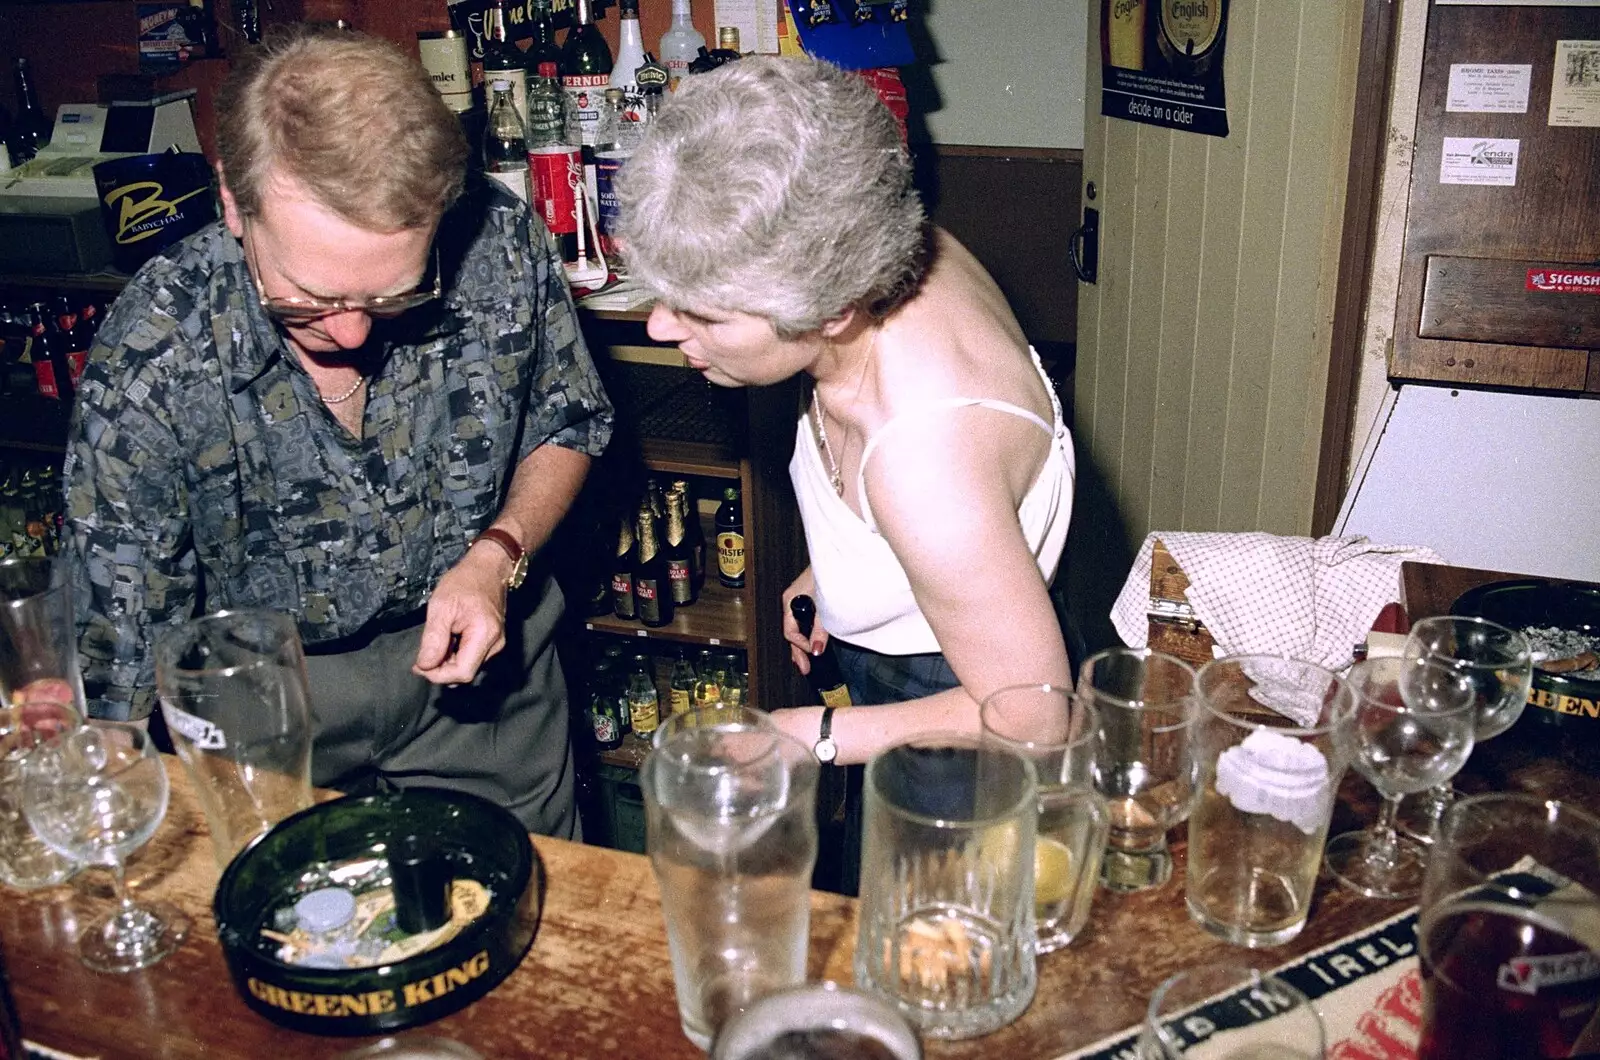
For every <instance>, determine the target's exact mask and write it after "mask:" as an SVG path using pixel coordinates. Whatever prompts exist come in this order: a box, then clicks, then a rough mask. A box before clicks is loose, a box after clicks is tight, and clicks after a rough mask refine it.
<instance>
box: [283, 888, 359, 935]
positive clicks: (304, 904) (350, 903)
mask: <svg viewBox="0 0 1600 1060" xmlns="http://www.w3.org/2000/svg"><path fill="white" fill-rule="evenodd" d="M294 915H295V919H297V920H298V921H299V922H300V926H301V927H302V928H304V929H305V930H307V931H309V932H311V934H313V935H322V934H326V933H327V932H329V931H338V930H339V929H340V928H342V927H344V926H345V925H346V924H348V923H350V918H351V917H353V916H355V915H356V896H355V895H353V894H351V893H350V892H349V891H348V890H346V889H345V888H343V887H323V888H321V889H320V890H315V891H312V892H311V893H310V894H307V895H305V896H304V897H302V898H301V899H300V900H299V901H298V902H296V903H295V904H294Z"/></svg>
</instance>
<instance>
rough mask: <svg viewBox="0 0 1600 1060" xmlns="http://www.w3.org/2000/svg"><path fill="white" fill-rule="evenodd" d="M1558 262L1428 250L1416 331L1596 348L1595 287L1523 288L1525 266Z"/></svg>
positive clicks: (1599, 342) (1598, 299) (1599, 332)
mask: <svg viewBox="0 0 1600 1060" xmlns="http://www.w3.org/2000/svg"><path fill="white" fill-rule="evenodd" d="M1564 264H1565V263H1562V262H1550V261H1519V260H1517V259H1515V258H1460V257H1453V256H1450V255H1445V254H1430V255H1428V262H1427V267H1426V269H1425V270H1424V279H1423V285H1422V322H1421V325H1420V326H1419V327H1418V329H1417V333H1418V334H1419V335H1420V336H1421V337H1423V338H1427V339H1461V340H1463V341H1465V342H1500V343H1507V344H1518V345H1525V346H1557V347H1581V348H1584V349H1600V289H1597V290H1595V291H1593V292H1588V291H1585V292H1582V293H1577V292H1557V291H1540V290H1531V291H1530V290H1529V289H1528V275H1529V273H1530V272H1531V271H1538V272H1543V271H1550V270H1554V271H1557V272H1559V271H1561V269H1562V267H1563V265H1564ZM1569 267H1570V266H1569ZM1587 271H1593V270H1592V269H1591V270H1587Z"/></svg>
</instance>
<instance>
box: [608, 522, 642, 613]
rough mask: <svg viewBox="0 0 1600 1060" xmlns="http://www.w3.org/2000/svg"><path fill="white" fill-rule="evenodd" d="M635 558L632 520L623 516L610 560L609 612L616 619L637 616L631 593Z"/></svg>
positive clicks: (636, 608)
mask: <svg viewBox="0 0 1600 1060" xmlns="http://www.w3.org/2000/svg"><path fill="white" fill-rule="evenodd" d="M636 557H637V552H636V550H635V549H634V544H633V520H632V519H629V518H628V517H627V516H626V515H624V516H623V517H622V520H621V524H620V525H619V527H618V529H617V550H616V552H615V553H613V555H612V560H611V610H612V612H613V613H614V614H616V616H617V617H618V618H634V617H636V616H637V614H638V607H637V605H636V603H635V600H634V593H633V567H634V561H635V559H636Z"/></svg>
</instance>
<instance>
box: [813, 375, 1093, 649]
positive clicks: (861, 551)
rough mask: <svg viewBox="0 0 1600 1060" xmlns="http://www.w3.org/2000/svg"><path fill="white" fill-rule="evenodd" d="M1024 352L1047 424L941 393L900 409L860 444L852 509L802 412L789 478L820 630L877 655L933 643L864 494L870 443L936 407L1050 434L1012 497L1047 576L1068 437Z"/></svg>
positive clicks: (1067, 497) (1057, 405) (995, 404)
mask: <svg viewBox="0 0 1600 1060" xmlns="http://www.w3.org/2000/svg"><path fill="white" fill-rule="evenodd" d="M1029 352H1030V353H1032V354H1033V364H1034V368H1035V369H1036V370H1037V371H1038V372H1039V378H1040V379H1042V380H1044V385H1045V389H1046V390H1047V391H1048V392H1049V394H1050V408H1051V411H1052V413H1053V415H1054V417H1055V422H1054V423H1053V424H1050V423H1045V422H1044V420H1042V419H1040V418H1039V417H1038V416H1036V415H1034V414H1033V413H1032V412H1030V411H1028V410H1027V409H1024V408H1020V407H1018V406H1016V405H1012V404H1010V403H1009V402H1005V401H996V400H993V399H991V398H949V399H946V400H943V401H934V402H930V403H928V404H927V405H924V406H922V407H920V408H916V409H912V410H911V411H909V412H903V413H901V414H900V415H898V416H895V417H894V418H893V419H891V420H890V421H889V422H888V423H886V424H884V425H883V426H882V427H881V428H879V430H878V431H877V432H876V433H875V434H874V435H873V436H872V437H871V438H869V439H868V440H867V445H866V448H865V449H863V450H862V453H861V469H860V470H859V471H858V472H857V474H856V480H855V489H856V495H857V496H858V497H859V498H860V500H861V512H862V515H861V516H857V515H856V513H855V512H853V511H851V510H850V506H849V505H848V504H846V503H845V502H844V500H843V499H842V498H841V497H840V496H839V495H838V494H836V493H834V491H833V483H832V482H831V481H830V479H829V476H828V470H827V468H826V466H825V465H824V463H823V458H822V453H821V452H819V451H818V449H817V441H816V437H815V434H814V432H813V431H812V430H811V425H810V421H809V418H808V417H806V416H801V417H800V422H799V424H798V425H797V427H796V434H795V446H794V457H793V458H792V459H791V460H790V461H789V478H790V480H791V481H792V482H793V483H794V493H795V500H796V501H797V502H798V504H799V508H800V518H801V521H802V522H803V523H804V524H805V532H806V547H807V549H808V550H809V552H810V555H811V572H812V575H813V577H814V578H815V579H816V583H817V593H816V596H817V615H818V618H819V619H820V620H821V623H822V625H823V627H824V628H825V629H827V631H828V632H829V634H831V635H833V636H838V637H842V638H844V639H845V640H847V641H849V642H850V643H852V644H856V645H859V646H861V647H863V648H868V649H871V650H872V651H876V652H882V653H883V654H885V655H913V654H919V653H922V652H934V651H939V650H940V647H939V641H938V638H937V637H935V636H934V634H933V630H932V628H930V627H929V625H928V620H927V619H926V618H924V617H923V615H922V611H921V609H920V608H918V607H917V602H916V599H915V598H914V597H913V596H912V594H911V583H910V581H909V580H908V579H907V577H906V572H905V569H904V568H903V567H901V565H900V561H899V559H898V558H896V557H895V554H894V552H893V550H892V549H890V547H889V543H888V542H887V541H886V540H884V538H883V535H882V534H880V533H878V528H877V524H876V521H875V520H874V519H873V517H872V509H871V506H870V505H869V504H868V502H867V491H866V466H867V461H868V460H870V459H872V454H873V452H874V451H875V450H876V449H877V447H878V443H879V442H881V441H882V440H883V438H884V436H885V435H887V434H888V433H889V432H890V431H892V430H894V429H895V427H896V426H898V425H899V424H901V423H904V422H906V421H907V420H910V419H915V418H918V417H922V416H927V415H931V414H934V413H937V412H940V411H942V410H944V409H955V408H969V407H972V406H978V407H980V408H986V409H993V410H994V411H996V412H1004V413H1009V414H1011V415H1014V416H1020V417H1022V418H1023V419H1025V420H1028V421H1029V422H1031V423H1035V424H1038V426H1039V429H1040V430H1043V431H1045V432H1046V433H1048V434H1050V435H1051V439H1052V441H1051V446H1050V453H1049V455H1048V456H1047V457H1046V458H1045V462H1044V466H1043V467H1041V468H1040V469H1039V475H1038V477H1037V478H1035V479H1034V482H1033V485H1032V486H1030V487H1029V488H1028V493H1027V495H1026V496H1024V497H1023V498H1022V503H1021V504H1019V505H1018V506H1017V520H1018V522H1019V523H1020V524H1021V526H1022V532H1023V535H1024V537H1025V538H1026V539H1027V542H1028V548H1029V549H1030V550H1031V551H1032V552H1033V555H1034V558H1035V559H1036V560H1037V561H1038V564H1039V573H1040V575H1041V576H1042V577H1043V578H1044V580H1045V581H1046V582H1048V581H1050V579H1052V578H1054V577H1055V573H1056V565H1057V564H1058V563H1059V561H1060V559H1061V548H1062V545H1064V544H1065V543H1066V539H1067V524H1068V522H1069V521H1070V520H1071V518H1072V486H1073V472H1074V466H1075V465H1074V459H1073V449H1072V436H1071V434H1070V433H1069V432H1068V431H1067V427H1066V423H1065V422H1064V421H1063V419H1062V416H1061V402H1060V400H1059V399H1058V398H1057V397H1056V392H1055V387H1053V386H1052V385H1051V384H1050V377H1049V376H1047V375H1046V374H1045V372H1044V368H1043V366H1042V365H1041V364H1040V363H1039V355H1038V353H1036V352H1034V351H1032V350H1031V349H1030V350H1029Z"/></svg>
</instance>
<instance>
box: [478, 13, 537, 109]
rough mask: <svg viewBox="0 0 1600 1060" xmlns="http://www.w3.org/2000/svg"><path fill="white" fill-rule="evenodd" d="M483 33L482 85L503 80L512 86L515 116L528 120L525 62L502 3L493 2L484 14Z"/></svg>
mask: <svg viewBox="0 0 1600 1060" xmlns="http://www.w3.org/2000/svg"><path fill="white" fill-rule="evenodd" d="M484 23H485V24H484V32H483V83H484V84H486V85H490V86H492V85H493V84H494V83H495V82H496V81H505V82H507V83H508V84H510V86H511V102H512V103H513V104H514V105H515V106H516V108H517V115H518V117H520V118H521V119H522V120H523V121H527V120H528V65H527V63H528V61H527V58H526V57H525V56H524V55H523V54H522V52H521V50H519V49H518V48H517V46H516V45H515V44H512V43H511V38H510V33H509V31H508V29H507V26H506V5H505V0H495V2H494V6H492V7H490V8H489V10H488V11H486V12H485V13H484ZM489 123H490V124H491V125H493V124H494V98H493V97H492V96H491V97H490V100H489Z"/></svg>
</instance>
